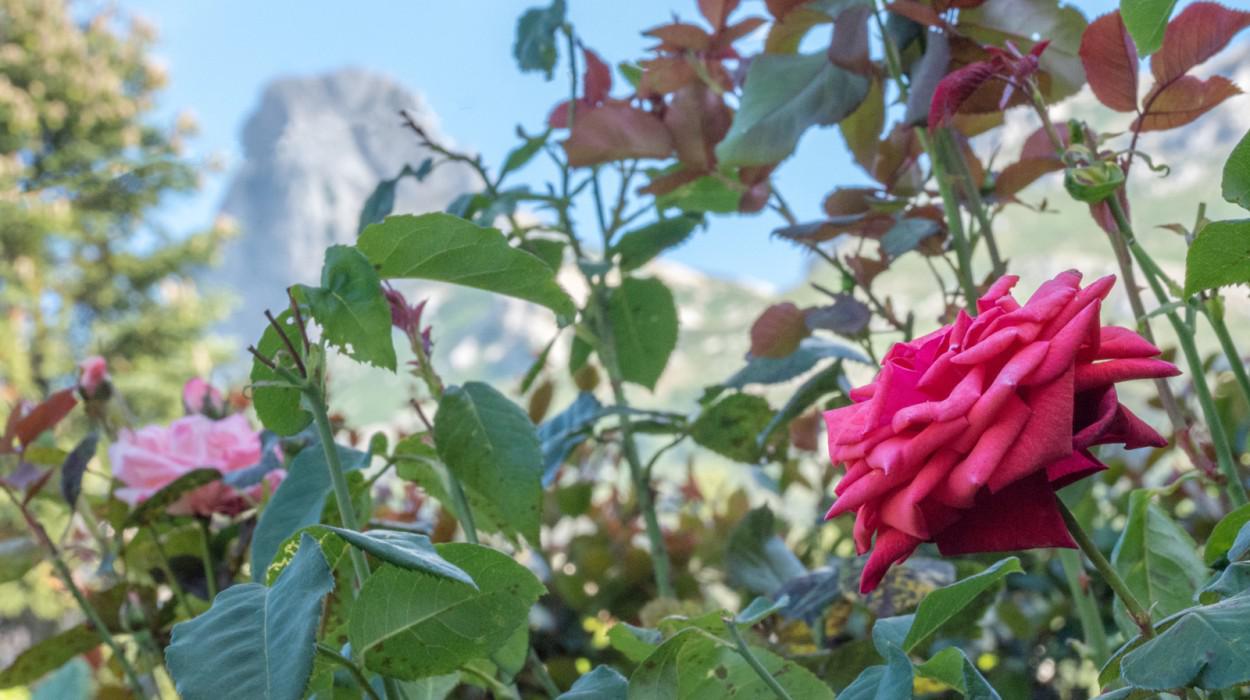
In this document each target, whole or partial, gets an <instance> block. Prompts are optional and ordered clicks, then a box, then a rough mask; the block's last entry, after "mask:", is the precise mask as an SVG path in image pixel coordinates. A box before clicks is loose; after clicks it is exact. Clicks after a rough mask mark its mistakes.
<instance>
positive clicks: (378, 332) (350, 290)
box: [295, 245, 395, 372]
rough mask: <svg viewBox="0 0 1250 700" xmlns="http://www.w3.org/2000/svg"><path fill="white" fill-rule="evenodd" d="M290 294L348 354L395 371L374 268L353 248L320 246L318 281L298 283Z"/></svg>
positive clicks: (386, 308) (386, 315)
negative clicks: (323, 249)
mask: <svg viewBox="0 0 1250 700" xmlns="http://www.w3.org/2000/svg"><path fill="white" fill-rule="evenodd" d="M295 294H296V298H297V299H298V300H300V301H301V302H305V303H307V304H308V308H309V310H310V311H311V312H312V317H313V318H314V319H316V320H317V323H318V324H320V325H321V330H322V332H323V333H324V334H325V338H326V340H328V341H329V342H330V344H331V345H333V346H335V347H337V348H338V349H339V350H342V351H343V352H344V353H346V354H347V355H348V356H350V357H351V358H352V359H354V360H356V361H358V362H364V363H367V364H371V365H374V366H376V367H382V368H383V369H389V370H391V371H392V372H394V371H395V344H394V343H393V342H392V341H391V307H390V305H389V304H387V302H386V297H384V296H382V283H381V281H380V280H379V279H378V273H377V272H376V271H375V270H374V269H373V267H372V266H371V265H370V264H369V261H368V260H367V259H365V256H364V255H361V254H360V251H358V250H356V249H355V248H351V247H348V246H344V245H335V246H330V247H329V248H326V260H325V265H324V266H322V268H321V286H320V287H310V286H308V285H304V284H300V285H296V287H295Z"/></svg>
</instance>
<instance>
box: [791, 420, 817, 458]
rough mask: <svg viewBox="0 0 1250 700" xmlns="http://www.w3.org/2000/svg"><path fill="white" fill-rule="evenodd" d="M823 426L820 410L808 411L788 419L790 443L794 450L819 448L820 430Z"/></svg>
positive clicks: (809, 450)
mask: <svg viewBox="0 0 1250 700" xmlns="http://www.w3.org/2000/svg"><path fill="white" fill-rule="evenodd" d="M824 427H825V421H824V420H823V419H822V418H821V415H820V411H819V410H811V411H808V412H807V413H804V414H803V415H801V416H799V417H798V418H795V419H794V420H792V421H790V444H791V445H794V449H796V450H805V451H807V452H815V451H817V450H819V449H820V431H821V429H822V428H824Z"/></svg>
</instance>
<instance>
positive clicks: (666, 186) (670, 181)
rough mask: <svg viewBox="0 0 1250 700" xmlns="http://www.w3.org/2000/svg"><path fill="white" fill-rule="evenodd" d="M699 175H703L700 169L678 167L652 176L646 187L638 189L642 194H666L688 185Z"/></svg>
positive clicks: (656, 195)
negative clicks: (669, 171)
mask: <svg viewBox="0 0 1250 700" xmlns="http://www.w3.org/2000/svg"><path fill="white" fill-rule="evenodd" d="M701 177H703V172H702V171H699V170H690V169H689V168H681V167H679V168H677V169H676V170H674V171H673V172H671V173H665V174H664V175H660V176H658V177H655V178H652V179H651V182H649V183H647V186H646V187H643V188H640V189H639V190H638V191H639V192H640V193H642V194H649V195H651V196H653V197H659V196H662V195H666V194H668V193H669V192H672V191H673V190H676V189H678V188H679V187H681V186H683V185H688V184H690V183H692V182H694V181H695V180H698V179H699V178H701Z"/></svg>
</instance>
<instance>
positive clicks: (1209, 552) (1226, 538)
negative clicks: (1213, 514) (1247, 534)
mask: <svg viewBox="0 0 1250 700" xmlns="http://www.w3.org/2000/svg"><path fill="white" fill-rule="evenodd" d="M1246 523H1250V504H1247V505H1244V506H1241V507H1240V508H1237V509H1235V510H1233V511H1232V512H1231V513H1229V514H1228V515H1225V516H1224V517H1223V518H1221V519H1220V521H1219V522H1218V523H1216V524H1215V528H1214V529H1212V530H1211V534H1210V535H1209V536H1208V537H1207V544H1206V546H1205V547H1204V548H1203V551H1202V560H1203V563H1204V564H1206V565H1207V566H1214V565H1215V564H1216V562H1218V561H1219V560H1221V559H1224V558H1225V557H1226V556H1227V555H1228V549H1229V548H1230V547H1232V546H1233V541H1234V540H1236V539H1237V532H1238V531H1239V530H1241V526H1243V525H1245V524H1246Z"/></svg>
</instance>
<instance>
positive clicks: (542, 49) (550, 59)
mask: <svg viewBox="0 0 1250 700" xmlns="http://www.w3.org/2000/svg"><path fill="white" fill-rule="evenodd" d="M562 24H564V0H553V2H552V3H551V4H550V5H548V6H547V7H531V8H530V9H528V10H526V11H525V12H524V13H523V14H522V15H521V17H520V19H518V20H517V23H516V40H515V41H514V42H513V44H512V56H513V57H514V58H516V64H517V67H518V68H520V69H521V71H522V72H526V73H529V72H536V71H541V72H542V73H543V74H545V75H546V76H547V79H548V80H551V74H552V70H553V69H554V68H555V66H556V56H557V51H556V32H557V31H559V29H560V26H561V25H562Z"/></svg>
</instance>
